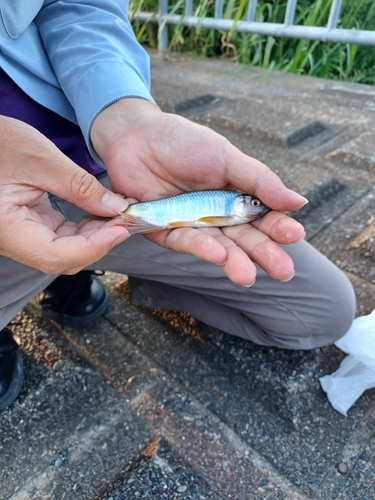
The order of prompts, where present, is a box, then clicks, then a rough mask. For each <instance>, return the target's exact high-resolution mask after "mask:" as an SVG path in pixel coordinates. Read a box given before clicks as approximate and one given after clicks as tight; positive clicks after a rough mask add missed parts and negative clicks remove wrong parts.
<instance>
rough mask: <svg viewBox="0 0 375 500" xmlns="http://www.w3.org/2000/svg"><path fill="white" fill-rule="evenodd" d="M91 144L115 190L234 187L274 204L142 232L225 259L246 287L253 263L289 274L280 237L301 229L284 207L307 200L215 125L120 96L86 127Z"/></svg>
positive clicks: (153, 195) (158, 192) (158, 194)
mask: <svg viewBox="0 0 375 500" xmlns="http://www.w3.org/2000/svg"><path fill="white" fill-rule="evenodd" d="M91 140H92V143H93V146H94V148H95V150H96V151H97V153H98V154H99V155H100V157H101V158H102V159H103V161H104V162H105V164H106V167H107V170H108V175H109V178H110V181H111V184H112V187H113V189H114V191H115V192H117V193H121V194H125V195H126V197H131V198H136V199H138V200H140V201H146V200H152V199H157V198H163V197H166V196H171V195H173V194H177V193H180V192H184V191H197V190H201V189H221V188H223V189H237V190H241V191H243V192H245V193H247V194H252V195H255V196H257V197H259V198H260V199H261V200H262V201H263V202H264V203H265V204H266V205H268V206H269V207H270V208H272V209H273V211H271V212H270V213H268V214H267V215H266V216H265V217H263V218H261V219H259V220H257V221H255V222H253V223H251V224H243V225H240V226H231V227H225V228H208V229H195V228H179V229H173V230H163V231H161V232H158V233H150V234H148V235H146V237H147V238H149V239H150V240H152V241H154V242H155V243H157V244H159V245H161V246H163V247H166V248H169V249H172V250H175V251H177V252H181V253H188V254H192V255H195V256H196V257H199V258H201V259H203V260H206V261H209V262H212V263H214V264H217V265H220V266H222V268H223V270H224V272H225V273H226V274H227V276H228V277H229V278H230V279H231V280H232V281H233V282H235V283H239V284H241V285H243V286H250V285H251V284H252V283H253V282H254V281H255V277H256V267H255V265H254V263H257V264H258V265H259V266H260V267H262V268H263V269H264V270H265V271H266V272H267V273H268V274H269V275H270V276H271V277H273V278H275V279H278V280H281V281H287V280H289V279H291V278H292V277H293V275H294V266H293V262H292V260H291V258H290V257H289V256H288V254H287V253H286V252H285V251H284V250H283V249H282V247H281V246H280V244H290V243H295V242H297V241H299V240H300V239H301V238H303V236H304V229H303V227H302V226H301V224H299V223H298V222H297V221H295V220H293V219H291V218H289V217H287V216H286V215H285V214H284V213H283V212H284V211H290V210H298V209H299V208H301V207H302V206H303V205H304V204H305V203H306V200H305V199H304V198H303V197H302V196H300V195H299V194H297V193H295V192H293V191H291V190H289V189H287V188H286V187H285V186H284V184H283V183H282V181H281V180H280V179H279V177H278V176H277V175H276V174H275V173H273V172H272V171H271V170H270V169H269V168H268V167H266V166H265V165H263V164H262V163H260V162H259V161H257V160H255V159H254V158H251V157H249V156H246V155H245V154H243V153H241V152H240V151H239V150H238V149H237V148H235V147H234V146H233V145H232V144H231V143H229V142H228V141H227V140H226V139H225V138H224V137H222V136H221V135H219V134H217V133H215V132H214V131H212V130H210V129H208V128H206V127H203V126H200V125H197V124H195V123H193V122H191V121H189V120H186V119H185V118H182V117H180V116H177V115H171V114H166V113H163V112H162V111H161V110H160V109H159V108H158V107H157V106H156V105H155V104H153V103H150V102H148V101H144V100H141V99H123V100H120V101H117V102H116V103H114V104H112V105H110V106H108V107H107V108H106V109H105V110H104V111H102V112H101V113H100V114H99V115H98V117H97V118H96V120H95V121H94V124H93V126H92V129H91Z"/></svg>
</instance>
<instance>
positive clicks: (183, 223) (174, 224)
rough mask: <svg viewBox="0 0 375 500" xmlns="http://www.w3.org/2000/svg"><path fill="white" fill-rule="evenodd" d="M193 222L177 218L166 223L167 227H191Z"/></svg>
mask: <svg viewBox="0 0 375 500" xmlns="http://www.w3.org/2000/svg"><path fill="white" fill-rule="evenodd" d="M193 225H194V222H192V221H182V220H177V221H174V222H170V223H169V224H168V227H193Z"/></svg>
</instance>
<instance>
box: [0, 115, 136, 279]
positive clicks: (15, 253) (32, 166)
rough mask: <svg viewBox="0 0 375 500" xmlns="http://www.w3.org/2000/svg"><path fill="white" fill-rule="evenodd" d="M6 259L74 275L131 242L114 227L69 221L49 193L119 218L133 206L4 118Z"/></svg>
mask: <svg viewBox="0 0 375 500" xmlns="http://www.w3.org/2000/svg"><path fill="white" fill-rule="evenodd" d="M0 163H1V169H2V173H1V178H0V255H3V256H5V257H9V258H10V259H13V260H15V261H17V262H20V263H22V264H25V265H27V266H30V267H34V268H36V269H39V270H40V271H43V272H44V273H47V274H60V273H65V274H74V273H75V272H78V271H79V270H80V269H82V268H83V267H86V266H87V265H89V264H91V263H93V262H95V261H97V260H99V259H100V258H101V257H103V256H104V255H105V254H106V253H107V252H108V251H109V250H110V249H111V248H112V247H113V246H114V245H116V244H117V243H120V242H122V241H124V240H125V239H126V238H127V237H128V236H129V234H128V232H127V231H126V229H124V228H123V227H120V226H116V225H115V223H114V222H113V221H111V222H107V223H104V222H102V221H101V222H98V221H84V222H82V223H80V224H78V225H77V224H74V223H73V222H67V221H65V219H64V217H63V215H62V214H61V213H60V212H58V211H56V210H54V209H52V207H51V205H50V202H49V199H48V195H47V192H49V193H52V194H55V195H57V196H59V197H61V198H63V199H65V200H67V201H70V202H71V203H74V204H75V205H77V206H79V207H81V208H82V209H83V210H86V211H88V212H92V213H95V214H97V215H101V216H106V217H113V216H114V215H115V214H117V213H118V212H119V211H121V210H124V209H125V208H126V207H127V205H128V203H127V202H126V201H125V200H124V199H123V198H121V197H120V196H117V195H114V194H113V193H111V192H110V191H108V190H107V189H105V188H104V187H103V186H102V185H101V184H100V183H99V182H98V181H97V180H96V179H95V177H93V176H92V175H90V174H88V173H87V172H85V171H84V170H83V169H82V168H80V167H78V166H77V165H76V164H75V163H73V162H72V161H71V160H69V158H67V157H66V156H65V155H63V154H62V153H61V152H60V151H59V150H58V149H57V148H56V147H55V146H54V144H53V143H52V142H51V141H49V140H48V139H47V138H46V137H44V136H43V135H42V134H40V133H39V132H38V131H37V130H35V129H34V128H33V127H30V126H29V125H26V124H25V123H23V122H21V121H18V120H14V119H12V118H7V117H5V116H0Z"/></svg>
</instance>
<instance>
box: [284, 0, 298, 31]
mask: <svg viewBox="0 0 375 500" xmlns="http://www.w3.org/2000/svg"><path fill="white" fill-rule="evenodd" d="M296 6H297V0H288V3H287V6H286V12H285V18H284V25H285V26H290V25H292V24H293V21H294V14H295V13H296Z"/></svg>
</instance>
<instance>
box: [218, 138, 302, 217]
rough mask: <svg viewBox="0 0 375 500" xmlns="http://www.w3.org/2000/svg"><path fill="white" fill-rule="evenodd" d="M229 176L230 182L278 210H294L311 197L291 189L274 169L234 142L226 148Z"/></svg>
mask: <svg viewBox="0 0 375 500" xmlns="http://www.w3.org/2000/svg"><path fill="white" fill-rule="evenodd" d="M225 153H226V161H225V165H226V167H225V168H226V178H227V181H228V183H229V184H232V185H233V186H235V187H236V188H237V189H240V190H241V191H243V192H245V193H249V194H252V195H254V196H257V197H259V198H260V199H261V200H262V202H263V203H265V204H266V205H268V206H269V207H270V208H272V209H274V210H280V211H294V210H299V209H300V208H302V207H303V206H304V205H305V204H306V203H307V201H308V200H306V198H304V197H303V196H301V195H300V194H298V193H296V192H295V191H292V190H291V189H289V188H287V187H286V186H285V185H284V183H283V182H282V181H281V179H280V178H279V176H278V175H276V174H275V173H274V172H272V170H271V169H270V168H268V167H267V166H266V165H264V164H263V163H262V162H260V161H258V160H256V159H255V158H252V157H250V156H247V155H245V154H244V153H242V152H241V151H239V150H238V149H237V148H236V147H234V146H233V145H232V144H229V145H228V146H227V148H226V149H225Z"/></svg>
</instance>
